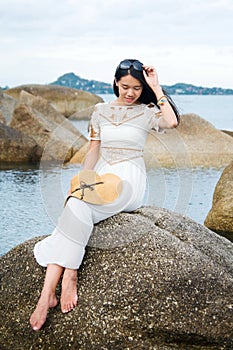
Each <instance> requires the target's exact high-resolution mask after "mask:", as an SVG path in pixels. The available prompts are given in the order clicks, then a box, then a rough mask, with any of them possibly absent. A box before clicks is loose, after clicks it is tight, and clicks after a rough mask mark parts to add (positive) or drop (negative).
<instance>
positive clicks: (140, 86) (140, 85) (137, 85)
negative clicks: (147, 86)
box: [121, 83, 142, 87]
mask: <svg viewBox="0 0 233 350" xmlns="http://www.w3.org/2000/svg"><path fill="white" fill-rule="evenodd" d="M121 85H122V86H126V87H128V86H129V85H127V84H123V83H121ZM141 86H142V85H135V86H134V87H141Z"/></svg>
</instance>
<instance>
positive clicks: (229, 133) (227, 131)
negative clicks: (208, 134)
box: [222, 130, 233, 136]
mask: <svg viewBox="0 0 233 350" xmlns="http://www.w3.org/2000/svg"><path fill="white" fill-rule="evenodd" d="M222 132H225V133H226V134H227V135H230V136H233V131H230V130H222Z"/></svg>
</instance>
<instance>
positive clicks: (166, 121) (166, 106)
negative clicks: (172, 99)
mask: <svg viewBox="0 0 233 350" xmlns="http://www.w3.org/2000/svg"><path fill="white" fill-rule="evenodd" d="M143 68H144V71H143V73H144V77H145V80H146V82H147V84H148V85H149V86H150V88H151V89H152V90H153V92H154V94H155V96H156V98H157V101H159V100H160V99H161V97H163V96H164V93H163V90H162V88H161V86H160V85H159V81H158V75H157V72H156V70H155V68H154V67H151V66H144V67H143ZM159 107H160V110H161V112H162V117H161V118H160V120H159V126H160V127H161V128H162V129H168V128H175V127H177V125H178V120H177V118H176V115H175V112H174V111H173V109H172V107H171V105H170V103H169V101H168V100H167V98H166V97H165V102H164V103H162V104H160V106H159Z"/></svg>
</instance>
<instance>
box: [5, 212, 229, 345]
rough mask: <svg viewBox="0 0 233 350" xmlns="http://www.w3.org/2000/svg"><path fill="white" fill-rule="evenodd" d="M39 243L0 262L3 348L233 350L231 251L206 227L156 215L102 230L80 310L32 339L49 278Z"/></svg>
mask: <svg viewBox="0 0 233 350" xmlns="http://www.w3.org/2000/svg"><path fill="white" fill-rule="evenodd" d="M39 239H41V238H35V239H32V240H30V241H27V242H25V243H23V244H22V245H19V246H18V247H16V248H15V249H13V250H11V251H10V252H9V253H7V254H6V255H4V256H3V257H1V275H2V276H1V300H0V320H1V321H0V329H1V338H0V339H1V349H3V350H4V349H7V350H8V349H56V350H58V349H80V350H86V349H87V350H89V349H90V350H91V349H93V350H105V349H106V350H123V349H125V350H126V349H129V350H131V349H132V350H133V349H135V350H141V349H145V350H152V349H155V350H157V349H158V350H175V349H180V350H181V349H182V350H189V349H193V350H194V349H195V350H207V349H209V350H210V349H212V350H217V349H219V350H220V349H227V350H230V349H233V304H232V300H233V298H232V297H233V295H232V290H233V249H232V248H233V245H232V243H231V242H230V241H228V240H226V239H225V238H223V237H221V236H218V235H217V234H215V233H214V232H212V231H210V230H208V229H207V228H205V227H204V226H202V225H200V224H197V223H196V222H194V221H192V220H191V219H189V218H186V217H183V216H181V215H179V214H175V213H172V212H170V211H168V210H166V209H160V208H156V207H153V208H152V207H145V208H141V209H139V210H137V211H136V212H134V213H121V214H119V215H116V216H114V217H112V218H109V219H108V220H106V221H103V222H101V223H99V224H98V225H96V227H95V230H94V233H93V235H92V237H91V239H90V241H89V247H88V248H87V253H86V256H85V259H84V261H83V264H82V267H81V269H80V271H79V304H78V306H77V307H76V308H75V310H73V311H72V312H71V313H69V314H66V315H64V314H62V313H61V311H60V309H59V307H57V308H55V309H54V310H51V311H50V312H49V315H48V319H47V321H46V323H45V325H44V327H43V328H42V329H41V330H40V331H39V332H33V331H32V330H31V329H30V326H29V322H28V320H29V316H30V314H31V312H32V311H33V309H34V307H35V304H36V301H37V299H38V297H39V294H40V290H41V286H42V283H43V279H44V273H45V269H43V268H41V267H40V266H38V265H37V264H36V263H35V261H34V258H33V253H32V249H33V246H34V244H35V242H36V241H38V240H39ZM58 292H60V286H59V288H58Z"/></svg>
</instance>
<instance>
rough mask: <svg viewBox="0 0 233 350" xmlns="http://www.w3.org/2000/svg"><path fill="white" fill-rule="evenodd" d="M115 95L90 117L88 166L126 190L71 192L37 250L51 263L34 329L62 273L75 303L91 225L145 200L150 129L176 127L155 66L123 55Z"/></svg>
mask: <svg viewBox="0 0 233 350" xmlns="http://www.w3.org/2000/svg"><path fill="white" fill-rule="evenodd" d="M113 88H114V92H115V95H116V96H117V99H116V100H115V101H113V102H111V103H101V104H98V105H96V107H95V110H94V112H93V114H92V118H91V123H90V146H89V151H88V153H87V155H86V158H85V161H84V166H83V167H84V169H94V170H95V171H96V172H97V173H99V174H104V173H114V174H116V175H118V176H119V177H120V178H121V179H122V181H123V190H122V192H121V194H120V195H119V197H118V198H117V199H116V200H114V201H113V202H112V203H110V204H106V205H94V204H89V203H86V202H83V201H82V200H80V199H77V198H73V197H71V198H69V200H68V202H67V205H66V206H65V208H64V210H63V212H62V214H61V217H60V218H59V221H58V224H57V227H56V228H55V230H54V232H53V233H52V235H51V236H49V237H47V238H45V239H43V240H42V241H41V242H39V243H37V244H36V246H35V249H34V254H35V257H36V260H37V261H38V263H39V264H40V265H42V266H47V270H46V276H45V281H44V286H43V289H42V292H41V296H40V299H39V301H38V303H37V306H36V309H35V311H34V312H33V314H32V315H31V318H30V323H31V326H32V328H33V329H34V330H39V329H40V328H41V327H42V325H43V324H44V322H45V320H46V317H47V313H48V310H49V308H52V307H55V306H56V305H57V303H58V301H57V298H56V295H55V290H56V286H57V284H58V282H59V280H60V278H61V275H62V273H63V278H62V293H61V299H60V303H61V310H62V312H63V313H66V312H69V311H71V310H72V309H73V308H74V307H75V306H76V305H77V270H78V268H79V266H80V264H81V262H82V259H83V256H84V253H85V246H86V245H87V243H88V239H89V237H90V235H91V232H92V229H93V225H94V224H95V223H97V222H99V221H101V220H104V219H106V218H108V217H110V216H112V215H114V214H117V213H119V212H121V211H133V210H135V209H137V208H139V207H140V206H142V205H143V198H144V193H145V188H146V170H145V164H144V160H143V157H142V156H143V147H144V144H145V141H146V137H147V134H148V132H149V130H150V129H155V130H157V131H158V132H159V131H160V130H162V129H166V128H175V127H176V126H177V125H178V123H179V113H178V112H177V109H176V107H175V105H174V103H173V101H172V100H171V99H170V97H169V96H167V94H166V93H165V92H164V91H163V90H162V88H161V87H160V85H159V81H158V76H157V72H156V70H155V68H154V67H152V66H146V65H143V64H142V63H141V62H139V61H137V60H124V61H122V62H121V63H120V64H119V66H118V67H117V69H116V73H115V80H114V84H113Z"/></svg>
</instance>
